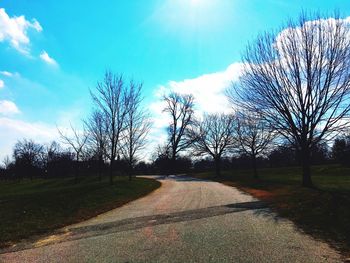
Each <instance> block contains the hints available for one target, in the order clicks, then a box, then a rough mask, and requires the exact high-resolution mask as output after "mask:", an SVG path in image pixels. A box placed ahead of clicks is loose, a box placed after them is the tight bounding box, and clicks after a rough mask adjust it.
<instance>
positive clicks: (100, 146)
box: [85, 110, 107, 181]
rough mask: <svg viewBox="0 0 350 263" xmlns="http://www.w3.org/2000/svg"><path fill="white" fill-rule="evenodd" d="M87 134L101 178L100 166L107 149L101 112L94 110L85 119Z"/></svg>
mask: <svg viewBox="0 0 350 263" xmlns="http://www.w3.org/2000/svg"><path fill="white" fill-rule="evenodd" d="M85 125H86V127H87V130H88V133H89V136H88V142H89V144H90V146H91V148H92V154H93V155H94V156H96V157H97V159H98V178H99V181H101V180H102V167H103V165H104V156H105V152H106V150H107V128H106V120H105V115H104V114H103V112H101V111H98V110H95V111H93V112H92V114H91V116H90V118H89V119H88V120H86V121H85Z"/></svg>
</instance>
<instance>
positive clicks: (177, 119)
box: [163, 92, 194, 170]
mask: <svg viewBox="0 0 350 263" xmlns="http://www.w3.org/2000/svg"><path fill="white" fill-rule="evenodd" d="M163 99H164V101H165V103H166V106H165V108H164V110H163V111H164V112H166V113H168V114H169V115H170V118H171V122H170V124H169V127H168V145H169V148H170V155H171V162H172V170H174V169H175V167H174V166H175V161H176V157H177V156H178V153H179V152H181V151H183V150H185V149H187V148H188V147H189V146H190V145H191V143H192V141H191V139H190V138H189V136H188V127H189V126H190V125H191V123H192V121H193V114H194V111H193V107H194V97H193V96H192V95H183V94H179V93H175V92H172V93H170V94H169V95H166V96H164V98H163Z"/></svg>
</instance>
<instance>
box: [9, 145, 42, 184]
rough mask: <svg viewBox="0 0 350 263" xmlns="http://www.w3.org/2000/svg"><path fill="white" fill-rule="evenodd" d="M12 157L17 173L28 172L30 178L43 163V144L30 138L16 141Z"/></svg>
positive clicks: (31, 178)
mask: <svg viewBox="0 0 350 263" xmlns="http://www.w3.org/2000/svg"><path fill="white" fill-rule="evenodd" d="M13 157H14V159H15V163H16V169H17V171H18V173H19V174H21V175H23V174H24V173H26V174H29V177H30V180H33V175H34V173H35V172H37V171H38V169H39V168H41V167H42V165H43V158H44V146H43V145H41V144H38V143H35V142H34V141H32V140H26V139H24V140H22V141H18V142H17V143H16V144H15V146H14V148H13Z"/></svg>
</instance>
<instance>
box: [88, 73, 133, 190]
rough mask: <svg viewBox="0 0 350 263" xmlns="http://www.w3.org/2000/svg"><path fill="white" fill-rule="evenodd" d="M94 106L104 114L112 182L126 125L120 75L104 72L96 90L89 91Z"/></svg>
mask: <svg viewBox="0 0 350 263" xmlns="http://www.w3.org/2000/svg"><path fill="white" fill-rule="evenodd" d="M90 93H91V97H92V99H93V101H94V103H95V105H96V108H97V109H98V110H99V111H101V112H102V113H103V114H104V116H105V124H106V131H107V139H108V140H107V141H108V142H107V144H108V150H107V151H106V156H107V157H108V159H109V162H110V170H109V180H110V183H111V184H113V164H114V161H115V159H116V157H117V156H118V154H119V153H120V152H119V151H120V146H121V145H120V142H121V137H122V132H123V130H124V129H125V127H126V124H125V116H126V114H127V111H128V97H127V90H126V85H125V83H124V78H123V76H122V75H116V74H114V73H112V72H110V71H107V72H106V73H105V76H104V79H103V81H102V82H98V83H97V87H96V92H95V93H94V92H90Z"/></svg>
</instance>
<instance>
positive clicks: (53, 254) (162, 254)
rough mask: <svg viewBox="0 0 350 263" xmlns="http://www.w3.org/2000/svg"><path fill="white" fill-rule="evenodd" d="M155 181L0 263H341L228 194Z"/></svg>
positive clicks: (248, 201) (220, 188)
mask: <svg viewBox="0 0 350 263" xmlns="http://www.w3.org/2000/svg"><path fill="white" fill-rule="evenodd" d="M156 178H157V179H158V180H160V181H161V183H162V186H161V187H160V188H159V189H158V190H156V191H154V192H153V193H151V194H150V195H148V196H146V197H143V198H141V199H138V200H136V201H133V202H131V203H129V204H127V205H125V206H123V207H120V208H117V209H114V210H112V211H109V212H107V213H104V214H101V215H99V216H97V217H95V218H92V219H90V220H87V221H84V222H81V223H79V224H75V225H71V226H68V227H66V228H64V229H61V230H59V231H57V232H56V233H54V234H53V235H51V236H47V237H42V238H40V239H37V240H35V241H26V242H22V243H19V244H17V245H16V246H14V247H12V248H10V249H7V250H3V251H0V253H1V254H0V262H341V256H340V254H339V253H338V252H337V251H335V250H333V249H332V248H330V247H329V246H328V245H327V244H326V243H324V242H321V241H316V240H314V239H312V238H311V237H310V236H308V235H305V234H303V233H300V232H299V231H298V230H297V229H295V227H294V225H293V224H292V223H291V222H290V221H288V220H281V219H278V218H277V217H276V216H275V215H274V214H273V213H272V212H271V211H269V209H268V208H266V205H265V204H264V203H262V202H260V201H259V200H256V199H254V198H253V197H251V196H250V195H247V194H244V193H242V192H240V191H239V190H237V189H235V188H232V187H228V186H225V185H222V184H220V183H216V182H212V181H205V180H197V179H192V178H186V177H180V176H170V177H169V178H164V177H156Z"/></svg>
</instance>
